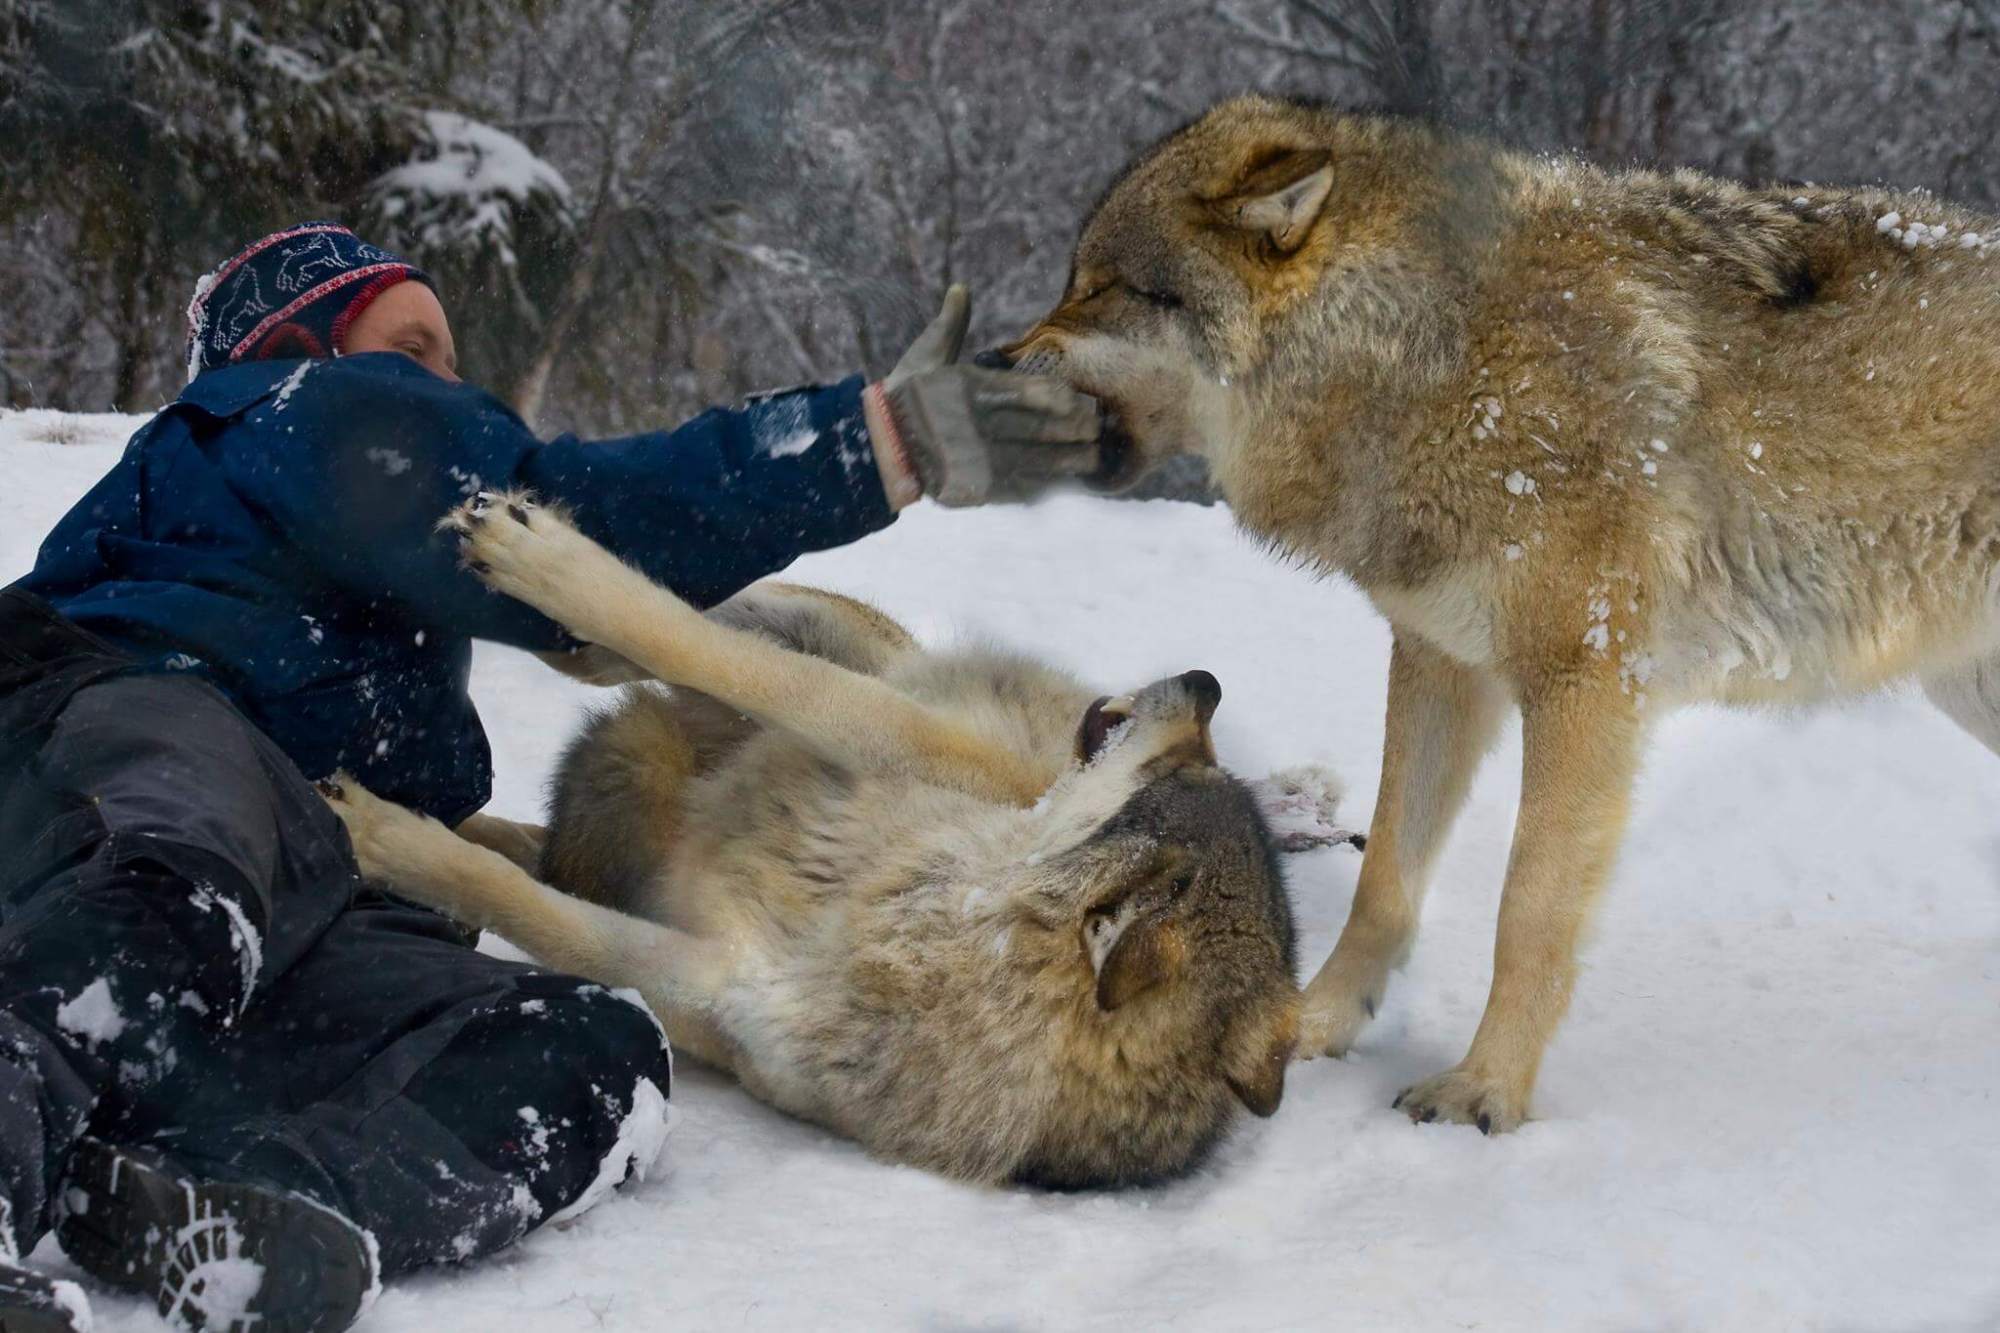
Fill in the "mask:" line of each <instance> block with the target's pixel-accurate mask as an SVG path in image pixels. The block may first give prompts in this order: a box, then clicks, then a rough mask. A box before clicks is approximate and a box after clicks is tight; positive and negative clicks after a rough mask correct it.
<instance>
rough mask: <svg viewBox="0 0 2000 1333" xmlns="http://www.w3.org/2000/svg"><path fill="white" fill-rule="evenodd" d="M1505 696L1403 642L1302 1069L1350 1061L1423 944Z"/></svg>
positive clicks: (1306, 1026) (1311, 997)
mask: <svg viewBox="0 0 2000 1333" xmlns="http://www.w3.org/2000/svg"><path fill="white" fill-rule="evenodd" d="M1505 701H1506V696H1505V694H1504V693H1503V692H1502V690H1501V688H1500V684H1499V682H1498V681H1497V680H1495V679H1494V678H1492V677H1491V676H1489V675H1486V674H1485V673H1483V672H1479V671H1475V670H1474V669H1472V668H1471V667H1467V666H1463V665H1461V664H1459V663H1458V662H1455V661H1453V660H1452V659H1451V658H1449V657H1447V656H1445V655H1444V654H1443V653H1441V652H1439V651H1438V650H1437V649H1436V648H1433V647H1431V646H1430V645H1429V644H1427V643H1425V642H1424V641H1423V640H1422V639H1419V638H1417V637H1416V636H1415V635H1412V634H1408V633H1405V632H1402V631H1398V632H1397V634H1396V645H1395V651H1394V654H1393V655H1392V656H1391V658H1390V660H1389V712H1388V719H1387V722H1386V724H1385V726H1384V728H1383V743H1382V787H1381V790H1380V792H1379V793H1378V795H1377V796H1376V801H1375V818H1374V821H1373V823H1372V825H1371V827H1370V828H1369V830H1368V851H1367V854H1366V856H1365V857H1364V859H1363V860H1362V863H1361V878H1360V880H1359V882H1358V883H1357V884H1356V885H1355V889H1354V905H1353V907H1352V908H1350V909H1349V911H1348V914H1347V925H1346V927H1345V928H1344V929H1343V930H1342V931H1341V932H1340V942H1339V943H1338V944H1337V945H1335V946H1334V950H1333V956H1332V957H1330V958H1328V959H1327V960H1326V964H1325V966H1323V967H1321V968H1320V970H1319V975H1318V976H1316V977H1314V978H1313V979H1312V984H1311V985H1309V986H1307V987H1306V993H1305V1018H1304V1022H1303V1025H1302V1028H1301V1032H1300V1037H1299V1045H1298V1051H1299V1058H1301V1059H1309V1058H1311V1057H1312V1056H1315V1055H1322V1054H1323V1055H1345V1054H1347V1049H1348V1047H1349V1046H1351V1045H1352V1044H1353V1042H1354V1038H1355V1037H1356V1035H1358V1034H1359V1033H1360V1031H1361V1028H1362V1026H1363V1025H1364V1024H1365V1023H1367V1021H1368V1020H1369V1019H1370V1018H1372V1017H1374V1015H1375V1009H1376V1007H1377V1006H1378V1005H1380V1004H1381V1003H1382V994H1383V991H1384V989H1385V988H1386V987H1387V985H1388V981H1389V973H1390V971H1391V970H1392V969H1394V968H1396V967H1399V966H1401V965H1402V962H1403V959H1404V958H1405V957H1407V956H1408V954H1409V950H1410V943H1411V941H1412V940H1414V939H1415V938H1416V933H1417V915H1418V913H1419V912H1420V911H1421V910H1422V908H1423V901H1424V890H1425V888H1426V887H1427V886H1428V885H1429V882H1430V876H1431V867H1432V865H1433V864H1434V863H1435V862H1436V860H1437V855H1438V850H1439V849H1440V848H1441V847H1442V846H1443V845H1444V840H1445V835H1446V834H1447V833H1449V832H1450V831H1451V826H1452V822H1453V820H1455V819H1456V818H1457V817H1458V811H1459V808H1460V807H1461V806H1462V805H1464V803H1465V793H1466V791H1467V789H1468V788H1469V787H1470V786H1471V785H1472V777H1473V774H1474V773H1476V772H1477V771H1478V769H1479V761H1480V759H1481V758H1483V757H1484V756H1485V754H1486V751H1487V749H1488V748H1489V747H1491V745H1492V743H1493V734H1494V732H1495V730H1496V729H1497V727H1498V725H1499V720H1500V714H1501V706H1502V705H1503V704H1504V703H1505Z"/></svg>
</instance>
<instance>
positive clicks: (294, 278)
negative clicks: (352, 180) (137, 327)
mask: <svg viewBox="0 0 2000 1333" xmlns="http://www.w3.org/2000/svg"><path fill="white" fill-rule="evenodd" d="M406 279H414V280H415V281H417V282H421V283H423V284H424V286H426V287H429V288H431V289H432V290H433V291H435V290H436V289H437V288H436V284H435V283H433V282H432V281H431V280H430V277H429V276H428V275H427V274H425V273H424V272H423V271H422V270H421V269H419V268H417V267H415V266H414V265H412V264H410V263H409V262H408V261H407V260H404V259H401V258H398V257H397V256H395V255H392V254H390V253H389V252H388V251H387V250H384V249H381V248H380V247H378V246H373V245H370V244H368V242H366V241H364V240H362V239H361V238H360V237H359V236H356V235H355V234H354V233H353V232H351V231H349V230H348V229H347V228H345V227H343V226H341V225H340V224H339V223H336V222H302V223H300V224H299V225H298V226H296V227H290V228H287V229H286V230H284V231H279V232H273V233H272V234H271V235H269V236H266V237H265V238H264V239H263V240H261V241H257V242H255V243H253V244H252V245H250V246H248V247H247V248H245V249H244V250H242V251H240V252H239V253H238V254H237V255H236V256H235V257H234V258H232V259H231V260H230V261H229V262H228V263H226V264H224V265H223V266H222V267H221V268H218V269H216V270H215V271H214V272H213V273H210V274H207V275H206V276H204V277H203V278H202V279H201V281H199V282H197V283H196V284H195V288H194V299H193V300H191V301H189V302H188V312H187V313H188V341H187V368H188V379H190V380H192V379H194V377H195V376H197V375H199V374H201V373H202V372H203V371H204V370H214V369H215V368H216V367H218V366H227V365H233V364H235V363H236V362H238V361H262V360H268V359H270V358H274V357H295V356H297V357H325V356H339V355H340V354H341V353H342V352H343V351H344V350H346V349H345V347H344V346H343V344H344V343H345V341H346V337H347V328H348V325H350V324H352V323H353V322H354V320H355V317H356V316H358V315H359V314H360V313H361V312H362V311H363V310H364V309H366V308H367V306H368V303H369V302H370V301H373V300H374V299H375V298H376V297H378V296H380V295H381V294H382V293H383V292H385V291H387V290H388V289H389V288H391V287H393V286H395V285H396V284H397V283H399V282H402V281H405V280H406Z"/></svg>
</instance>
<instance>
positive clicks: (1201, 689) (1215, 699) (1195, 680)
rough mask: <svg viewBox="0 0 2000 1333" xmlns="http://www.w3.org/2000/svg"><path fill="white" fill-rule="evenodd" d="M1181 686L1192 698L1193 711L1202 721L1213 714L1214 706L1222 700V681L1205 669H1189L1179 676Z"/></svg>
mask: <svg viewBox="0 0 2000 1333" xmlns="http://www.w3.org/2000/svg"><path fill="white" fill-rule="evenodd" d="M1181 688H1182V689H1185V690H1186V691H1187V692H1188V697H1189V698H1191V699H1193V700H1194V711H1195V712H1196V713H1197V714H1198V715H1199V716H1200V717H1201V720H1202V721H1203V722H1206V721H1208V720H1209V719H1210V718H1211V717H1214V716H1215V706H1216V705H1217V704H1219V703H1221V702H1222V682H1221V681H1219V680H1217V679H1216V678H1215V677H1214V676H1211V675H1209V674H1208V673H1207V672H1206V671H1190V672H1187V673H1186V674H1184V675H1183V676H1182V677H1181Z"/></svg>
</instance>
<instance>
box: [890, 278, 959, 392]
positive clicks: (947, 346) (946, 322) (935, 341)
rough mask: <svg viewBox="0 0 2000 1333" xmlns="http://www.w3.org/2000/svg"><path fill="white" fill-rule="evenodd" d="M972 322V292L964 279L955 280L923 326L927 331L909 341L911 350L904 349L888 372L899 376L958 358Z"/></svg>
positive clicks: (918, 371)
mask: <svg viewBox="0 0 2000 1333" xmlns="http://www.w3.org/2000/svg"><path fill="white" fill-rule="evenodd" d="M971 323H972V295H971V293H969V292H967V291H966V289H965V284H964V283H962V282H954V283H953V284H952V285H951V287H950V288H949V289H948V290H947V291H946V292H945V294H944V304H943V305H941V306H939V307H938V312H937V317H936V318H935V319H933V320H931V322H930V323H929V324H927V325H925V326H924V331H923V332H922V333H919V334H918V335H917V340H916V341H915V342H913V343H911V344H910V350H909V351H907V352H905V353H903V359H902V360H901V361H899V362H897V363H896V368H895V369H894V370H892V371H890V372H889V374H890V377H891V378H895V379H899V378H902V377H904V376H907V375H911V374H917V373H921V372H923V371H926V370H936V369H937V368H939V367H940V366H948V365H950V364H951V363H952V362H954V361H956V360H958V353H959V349H960V348H961V347H963V346H964V345H965V330H966V328H967V327H968V326H969V325H970V324H971Z"/></svg>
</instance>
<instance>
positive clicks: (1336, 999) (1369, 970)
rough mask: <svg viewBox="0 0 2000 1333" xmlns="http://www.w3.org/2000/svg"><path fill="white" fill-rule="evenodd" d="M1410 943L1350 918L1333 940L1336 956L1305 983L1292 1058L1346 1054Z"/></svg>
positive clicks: (1380, 1000)
mask: <svg viewBox="0 0 2000 1333" xmlns="http://www.w3.org/2000/svg"><path fill="white" fill-rule="evenodd" d="M1408 948H1409V940H1408V937H1407V936H1403V937H1391V936H1387V935H1384V934H1382V933H1381V932H1369V931H1362V930H1360V929H1358V928H1357V926H1356V924H1355V923H1354V922H1352V921H1350V922H1349V923H1348V927H1347V929H1346V930H1344V931H1342V932H1341V936H1340V943H1339V944H1337V945H1335V946H1334V950H1333V956H1332V957H1330V958H1328V959H1327V960H1326V963H1325V964H1324V965H1323V966H1322V967H1321V968H1320V970H1319V974H1318V975H1317V976H1315V977H1314V978H1313V979H1312V981H1311V982H1309V983H1308V984H1307V986H1306V989H1305V995H1304V999H1305V1014H1304V1017H1303V1018H1302V1019H1301V1020H1300V1025H1299V1045H1298V1053H1297V1054H1296V1055H1295V1056H1294V1057H1293V1058H1294V1059H1298V1060H1310V1059H1312V1058H1313V1057H1314V1056H1316V1055H1331V1056H1334V1057H1335V1058H1340V1057H1343V1056H1345V1055H1346V1054H1347V1052H1348V1051H1349V1050H1350V1049H1352V1048H1353V1046H1354V1039H1355V1038H1356V1037H1359V1036H1360V1035H1361V1029H1363V1028H1365V1027H1367V1026H1368V1024H1369V1021H1370V1020H1372V1019H1373V1018H1374V1017H1375V1011H1376V1010H1377V1009H1380V1008H1381V1007H1382V997H1383V995H1385V994H1386V993H1387V992H1388V989H1389V974H1390V973H1391V972H1392V971H1394V970H1395V968H1396V964H1397V963H1399V962H1400V961H1401V960H1402V957H1403V955H1404V953H1405V952H1406V951H1407V950H1408Z"/></svg>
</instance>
